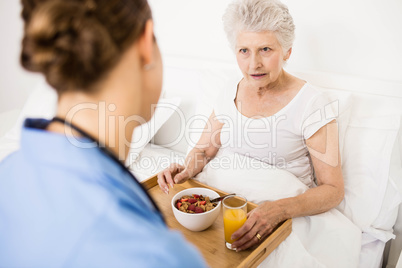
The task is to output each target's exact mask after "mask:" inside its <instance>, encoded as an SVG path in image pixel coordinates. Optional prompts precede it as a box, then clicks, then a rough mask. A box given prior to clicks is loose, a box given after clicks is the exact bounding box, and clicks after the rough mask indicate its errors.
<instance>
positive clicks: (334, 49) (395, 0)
mask: <svg viewBox="0 0 402 268" xmlns="http://www.w3.org/2000/svg"><path fill="white" fill-rule="evenodd" d="M150 2H151V4H152V7H153V12H154V18H155V24H156V31H157V36H158V39H159V41H160V45H161V47H162V52H164V54H165V55H182V56H185V57H196V58H203V59H222V60H223V61H233V60H234V58H233V55H232V54H231V51H230V49H229V47H228V45H227V42H226V37H225V35H224V32H223V27H222V23H221V17H222V14H223V12H224V10H225V7H226V6H227V4H228V3H229V2H230V0H219V1H216V0H203V1H196V0H169V1H166V0H150ZM283 2H284V3H286V4H287V5H288V7H289V10H290V12H291V14H292V16H293V18H294V21H295V24H296V41H295V44H294V48H293V55H292V57H291V59H290V61H289V64H288V67H289V68H291V69H297V70H310V71H323V72H335V73H343V74H351V75H358V76H364V77H367V78H371V79H372V78H377V79H381V80H393V81H402V52H401V51H400V48H401V47H402V32H401V26H402V16H401V14H402V1H401V0H337V1H333V0H303V1H300V0H283Z"/></svg>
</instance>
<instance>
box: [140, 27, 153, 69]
mask: <svg viewBox="0 0 402 268" xmlns="http://www.w3.org/2000/svg"><path fill="white" fill-rule="evenodd" d="M153 28H154V23H153V21H152V20H148V21H147V22H146V23H145V29H144V32H143V34H142V36H141V37H140V39H139V41H138V42H139V49H140V56H141V59H142V62H143V65H144V66H147V65H150V64H152V62H153V60H154V58H153V56H154V55H153V52H154V29H153Z"/></svg>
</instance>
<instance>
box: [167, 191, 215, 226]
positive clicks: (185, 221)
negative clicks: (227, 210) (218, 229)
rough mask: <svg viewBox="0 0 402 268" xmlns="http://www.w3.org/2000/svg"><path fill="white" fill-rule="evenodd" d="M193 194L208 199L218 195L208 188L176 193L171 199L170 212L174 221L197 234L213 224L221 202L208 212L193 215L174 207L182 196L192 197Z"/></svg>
mask: <svg viewBox="0 0 402 268" xmlns="http://www.w3.org/2000/svg"><path fill="white" fill-rule="evenodd" d="M193 194H198V195H203V196H208V197H209V198H210V199H214V198H217V197H219V196H220V195H219V194H218V193H217V192H215V191H212V190H211V189H208V188H189V189H186V190H183V191H181V192H178V193H177V194H176V195H175V196H174V197H173V198H172V202H171V204H172V210H173V214H174V216H175V217H176V220H177V221H178V222H179V223H180V224H181V225H182V226H183V227H185V228H187V229H189V230H190V231H194V232H199V231H203V230H205V229H207V228H208V227H209V226H211V225H212V224H213V223H214V222H215V220H216V218H217V217H218V215H219V213H220V212H221V202H219V203H218V205H217V206H216V207H215V208H214V209H212V210H210V211H207V212H203V213H195V214H190V213H185V212H182V211H180V210H178V209H177V208H176V207H175V203H176V201H177V199H179V198H181V197H182V196H184V195H193Z"/></svg>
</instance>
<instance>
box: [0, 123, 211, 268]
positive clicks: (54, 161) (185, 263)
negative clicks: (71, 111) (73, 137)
mask: <svg viewBox="0 0 402 268" xmlns="http://www.w3.org/2000/svg"><path fill="white" fill-rule="evenodd" d="M48 123H49V121H47V120H44V119H27V120H26V121H25V126H24V128H23V129H22V133H21V149H20V150H19V151H17V152H15V153H13V154H12V155H10V156H9V157H7V158H6V159H5V160H3V161H2V162H1V163H0V267H205V266H206V265H205V262H204V261H203V259H202V258H201V256H200V255H199V254H198V252H197V251H196V250H195V248H194V247H193V246H192V245H190V244H189V243H188V242H187V241H185V240H184V238H183V237H182V235H181V234H179V233H178V232H176V231H171V230H169V229H168V228H167V227H166V225H165V224H164V223H163V220H162V219H161V217H160V215H159V213H157V211H156V210H155V208H154V207H153V205H152V203H151V202H150V201H149V199H148V197H147V196H146V194H145V193H144V192H143V191H142V189H140V186H139V185H138V184H136V183H135V182H134V181H133V179H132V177H130V175H129V174H128V173H127V171H124V170H123V168H122V167H120V166H119V165H118V164H117V163H115V162H114V161H113V160H112V159H111V158H110V157H109V156H106V155H105V154H104V153H103V152H101V151H100V149H99V148H97V147H94V148H89V149H83V148H79V147H77V146H76V145H77V144H75V145H74V144H72V143H71V141H69V140H68V139H67V138H66V136H65V135H62V134H58V133H52V132H48V131H45V130H43V129H44V128H45V127H46V126H47V124H48ZM81 141H82V142H84V143H85V142H88V140H85V139H82V140H81ZM81 144H83V143H81Z"/></svg>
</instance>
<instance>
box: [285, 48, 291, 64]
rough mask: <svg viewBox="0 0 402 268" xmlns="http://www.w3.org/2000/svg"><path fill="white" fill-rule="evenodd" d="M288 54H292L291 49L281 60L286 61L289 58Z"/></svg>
mask: <svg viewBox="0 0 402 268" xmlns="http://www.w3.org/2000/svg"><path fill="white" fill-rule="evenodd" d="M290 54H292V48H289V50H288V52H286V55H285V57H284V58H283V60H284V61H287V60H288V59H289V58H290Z"/></svg>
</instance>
